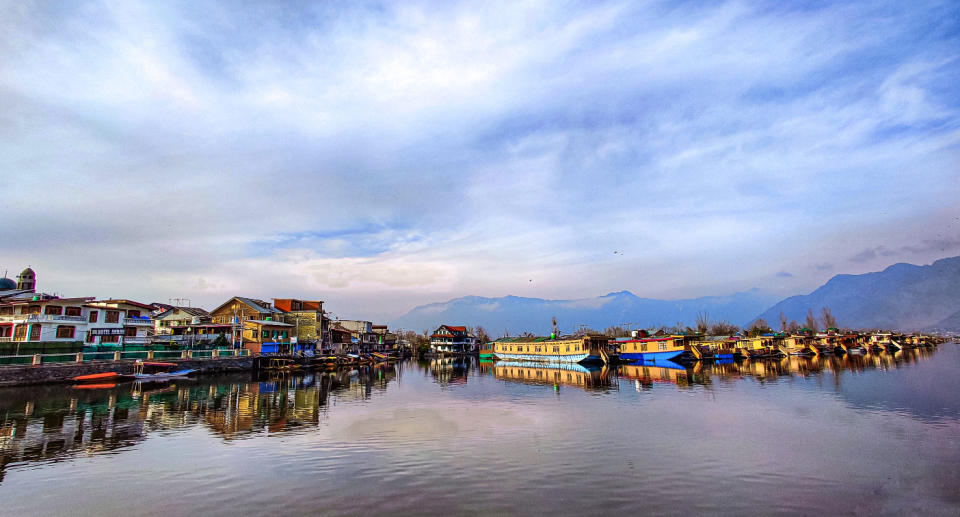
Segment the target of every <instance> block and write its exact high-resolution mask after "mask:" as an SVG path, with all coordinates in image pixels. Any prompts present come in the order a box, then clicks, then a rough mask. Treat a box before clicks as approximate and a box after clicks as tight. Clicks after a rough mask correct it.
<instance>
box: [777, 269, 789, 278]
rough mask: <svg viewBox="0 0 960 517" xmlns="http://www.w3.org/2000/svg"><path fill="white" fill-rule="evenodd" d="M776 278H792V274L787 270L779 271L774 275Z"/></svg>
mask: <svg viewBox="0 0 960 517" xmlns="http://www.w3.org/2000/svg"><path fill="white" fill-rule="evenodd" d="M776 276H777V277H778V278H793V274H792V273H789V272H787V271H780V272H778V273H777V275H776Z"/></svg>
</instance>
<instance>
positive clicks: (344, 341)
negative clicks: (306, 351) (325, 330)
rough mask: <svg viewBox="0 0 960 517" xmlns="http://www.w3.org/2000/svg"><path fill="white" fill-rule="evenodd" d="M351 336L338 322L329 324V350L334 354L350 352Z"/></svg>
mask: <svg viewBox="0 0 960 517" xmlns="http://www.w3.org/2000/svg"><path fill="white" fill-rule="evenodd" d="M352 339H353V336H352V334H351V333H350V330H349V329H346V328H344V327H343V326H341V325H340V323H339V322H334V323H331V324H330V346H329V349H330V350H331V351H332V352H334V353H343V352H346V351H349V350H351V348H352V346H353V340H352Z"/></svg>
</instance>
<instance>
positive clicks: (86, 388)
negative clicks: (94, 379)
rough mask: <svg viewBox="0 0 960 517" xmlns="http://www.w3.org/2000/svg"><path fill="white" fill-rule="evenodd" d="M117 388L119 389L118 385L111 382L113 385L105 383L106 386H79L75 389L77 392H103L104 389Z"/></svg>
mask: <svg viewBox="0 0 960 517" xmlns="http://www.w3.org/2000/svg"><path fill="white" fill-rule="evenodd" d="M116 387H117V383H115V382H111V383H104V384H77V385H76V386H74V387H73V388H74V389H77V390H102V389H107V388H116Z"/></svg>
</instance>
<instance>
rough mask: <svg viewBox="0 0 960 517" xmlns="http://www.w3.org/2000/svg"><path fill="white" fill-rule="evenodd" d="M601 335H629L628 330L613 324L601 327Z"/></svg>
mask: <svg viewBox="0 0 960 517" xmlns="http://www.w3.org/2000/svg"><path fill="white" fill-rule="evenodd" d="M603 335H604V336H607V337H629V336H630V332H629V331H627V329H625V328H623V327H621V326H615V327H607V328H605V329H603Z"/></svg>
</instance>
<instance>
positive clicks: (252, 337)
mask: <svg viewBox="0 0 960 517" xmlns="http://www.w3.org/2000/svg"><path fill="white" fill-rule="evenodd" d="M240 325H241V328H242V331H241V339H242V345H241V346H242V348H244V349H246V350H249V351H250V352H251V353H253V354H276V353H282V354H285V353H289V352H290V351H291V350H290V337H291V336H290V333H291V331H292V329H293V325H291V324H289V323H284V322H282V321H275V320H272V319H271V320H253V319H248V320H244V321H243V322H241V324H240Z"/></svg>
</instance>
